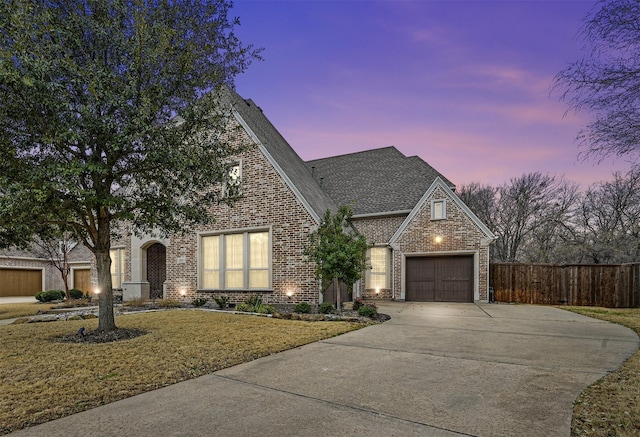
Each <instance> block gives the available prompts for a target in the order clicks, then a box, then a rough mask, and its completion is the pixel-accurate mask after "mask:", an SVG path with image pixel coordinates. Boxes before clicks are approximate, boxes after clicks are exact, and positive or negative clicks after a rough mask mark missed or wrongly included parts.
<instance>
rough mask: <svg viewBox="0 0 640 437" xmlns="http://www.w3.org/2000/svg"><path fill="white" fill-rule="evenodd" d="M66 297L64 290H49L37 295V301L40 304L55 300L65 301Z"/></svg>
mask: <svg viewBox="0 0 640 437" xmlns="http://www.w3.org/2000/svg"><path fill="white" fill-rule="evenodd" d="M64 296H65V293H64V291H62V290H47V291H41V292H40V293H38V294H36V300H37V301H38V302H43V303H44V302H53V301H54V300H63V299H64Z"/></svg>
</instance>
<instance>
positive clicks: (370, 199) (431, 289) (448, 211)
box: [113, 91, 495, 303]
mask: <svg viewBox="0 0 640 437" xmlns="http://www.w3.org/2000/svg"><path fill="white" fill-rule="evenodd" d="M230 102H231V105H232V106H233V109H234V116H235V122H236V123H238V125H239V126H241V127H242V129H243V130H244V134H246V136H247V137H248V139H249V140H251V141H252V143H253V144H254V145H255V147H252V148H250V150H248V151H246V152H245V153H243V154H242V155H240V156H238V157H237V160H236V164H237V165H236V166H235V168H234V173H235V176H237V178H238V180H239V181H240V184H241V192H242V198H240V199H239V200H238V201H237V202H236V203H235V204H234V205H233V206H232V207H229V206H226V205H211V206H210V212H211V215H212V217H214V218H215V220H216V222H215V223H214V224H213V225H211V226H207V227H204V226H203V227H200V228H198V229H196V230H195V231H194V232H192V233H190V234H186V235H174V236H171V237H169V238H154V237H147V238H138V237H135V236H131V237H130V238H126V239H123V240H122V241H119V242H117V243H116V244H114V246H113V249H114V251H116V252H117V254H118V255H117V256H116V258H117V259H119V260H121V261H119V262H117V263H116V264H117V265H121V266H122V269H121V272H120V273H119V276H117V277H115V278H114V279H115V280H116V281H118V282H119V283H121V284H122V288H123V296H124V299H125V300H129V299H134V298H145V299H146V298H163V297H164V298H172V299H187V300H190V299H193V298H195V297H205V298H212V297H216V296H220V295H226V296H229V298H230V301H231V302H236V303H237V302H242V301H244V300H245V299H246V298H247V297H248V296H249V295H251V294H260V295H262V296H263V300H264V301H265V302H266V303H296V302H302V301H305V302H318V301H322V300H323V295H322V293H321V291H320V289H321V287H320V284H319V283H318V281H317V280H316V279H315V277H314V268H313V265H311V264H310V263H309V262H308V261H307V259H306V257H305V256H304V247H305V245H306V244H307V241H308V240H307V238H308V234H309V233H310V232H311V231H312V230H313V229H315V228H316V227H317V226H318V224H319V222H320V220H321V218H322V216H323V215H324V213H325V211H326V210H327V209H330V210H333V211H335V210H336V209H337V206H338V205H343V204H352V205H353V211H354V217H353V223H354V225H355V227H356V228H357V229H358V230H359V231H360V232H362V233H363V234H364V235H365V236H366V238H367V240H368V241H369V242H371V243H374V244H375V247H374V248H372V249H371V253H370V256H371V264H372V266H373V268H372V270H370V271H368V272H367V274H366V277H365V279H364V280H363V281H361V283H359V284H357V285H356V287H354V288H355V290H354V291H355V293H356V295H361V296H363V297H366V298H375V297H380V298H393V299H396V300H423V301H450V302H473V301H474V300H487V298H488V282H489V278H488V271H489V269H488V262H489V261H488V260H489V256H488V255H489V245H490V243H491V242H492V241H493V239H494V238H495V237H494V235H493V234H492V232H491V231H490V230H489V229H487V227H486V226H485V225H484V224H483V223H482V222H480V220H479V219H478V218H477V217H476V216H475V215H474V214H473V213H472V212H471V211H470V210H469V208H467V207H466V206H465V205H464V204H463V203H462V202H461V201H460V199H459V198H458V197H457V196H456V195H455V193H454V187H453V185H452V184H451V183H450V182H449V181H447V179H446V178H444V176H442V175H440V174H439V173H438V172H437V171H436V170H434V169H433V168H432V167H431V166H429V165H428V164H427V163H425V162H424V161H422V160H421V159H420V158H418V157H405V156H404V155H403V154H402V153H400V152H399V151H398V150H397V149H395V148H394V147H387V148H382V149H376V150H370V151H366V152H359V153H353V154H349V155H343V156H337V157H331V158H326V159H320V160H315V161H311V162H307V163H305V162H304V161H303V160H302V159H301V158H300V157H299V156H298V155H297V154H296V152H295V151H294V150H293V149H292V148H291V146H290V145H289V144H288V143H287V141H286V140H285V139H284V138H283V137H282V136H281V135H280V133H279V132H278V131H277V130H276V128H275V127H274V126H273V125H272V124H271V123H270V122H269V120H268V119H267V118H266V117H265V116H264V114H263V113H262V110H261V109H260V108H259V107H257V106H256V105H255V103H254V102H253V101H251V100H244V99H242V98H241V97H240V96H238V95H237V94H236V93H235V92H233V91H231V92H230ZM115 283H116V282H114V284H115ZM325 297H326V296H325Z"/></svg>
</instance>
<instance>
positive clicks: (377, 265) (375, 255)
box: [371, 247, 387, 273]
mask: <svg viewBox="0 0 640 437" xmlns="http://www.w3.org/2000/svg"><path fill="white" fill-rule="evenodd" d="M386 271H387V249H386V248H384V247H373V248H371V272H372V273H386Z"/></svg>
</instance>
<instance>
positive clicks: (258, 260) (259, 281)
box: [200, 231, 271, 290]
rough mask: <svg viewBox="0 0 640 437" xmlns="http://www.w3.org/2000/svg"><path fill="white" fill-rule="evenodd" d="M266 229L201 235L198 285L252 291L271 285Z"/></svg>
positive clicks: (206, 287)
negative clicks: (200, 267)
mask: <svg viewBox="0 0 640 437" xmlns="http://www.w3.org/2000/svg"><path fill="white" fill-rule="evenodd" d="M270 247H271V242H270V236H269V232H268V231H258V232H239V233H233V234H218V235H207V236H202V237H201V240H200V257H201V266H202V273H201V276H200V284H201V288H204V289H225V290H232V289H239V290H253V289H266V288H270V287H271V274H270V272H271V257H270V255H269V253H270V250H269V249H270Z"/></svg>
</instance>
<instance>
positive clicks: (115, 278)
mask: <svg viewBox="0 0 640 437" xmlns="http://www.w3.org/2000/svg"><path fill="white" fill-rule="evenodd" d="M122 252H123V249H111V250H110V251H109V257H110V258H111V288H122V272H124V268H123V262H124V257H123V256H122Z"/></svg>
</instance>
